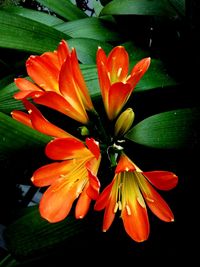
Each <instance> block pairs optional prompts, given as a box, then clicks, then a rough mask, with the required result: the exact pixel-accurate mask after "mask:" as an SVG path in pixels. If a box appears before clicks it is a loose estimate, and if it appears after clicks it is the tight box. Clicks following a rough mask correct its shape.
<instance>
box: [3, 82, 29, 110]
mask: <svg viewBox="0 0 200 267" xmlns="http://www.w3.org/2000/svg"><path fill="white" fill-rule="evenodd" d="M17 91H18V89H17V87H16V85H15V83H14V82H12V83H10V84H9V85H7V86H5V87H4V88H3V89H0V111H1V112H4V113H7V114H10V112H11V111H12V110H14V109H17V110H23V109H24V106H23V104H22V102H21V101H19V100H16V99H14V98H13V95H14V93H15V92H17Z"/></svg>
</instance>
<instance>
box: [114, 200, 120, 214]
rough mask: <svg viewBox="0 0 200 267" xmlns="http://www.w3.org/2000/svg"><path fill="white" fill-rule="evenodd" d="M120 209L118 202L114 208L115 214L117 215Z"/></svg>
mask: <svg viewBox="0 0 200 267" xmlns="http://www.w3.org/2000/svg"><path fill="white" fill-rule="evenodd" d="M118 207H119V204H118V202H116V203H115V207H114V213H116V212H117V210H118Z"/></svg>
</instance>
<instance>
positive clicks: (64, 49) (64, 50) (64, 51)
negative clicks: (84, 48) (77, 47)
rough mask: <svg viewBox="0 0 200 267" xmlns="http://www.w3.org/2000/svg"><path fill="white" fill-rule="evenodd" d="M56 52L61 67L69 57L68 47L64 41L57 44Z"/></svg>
mask: <svg viewBox="0 0 200 267" xmlns="http://www.w3.org/2000/svg"><path fill="white" fill-rule="evenodd" d="M57 52H58V60H59V64H60V67H61V66H62V64H63V63H64V62H65V60H66V58H67V57H68V56H69V55H70V49H69V46H68V44H67V42H66V41H65V40H62V41H61V42H60V43H59V46H58V49H57Z"/></svg>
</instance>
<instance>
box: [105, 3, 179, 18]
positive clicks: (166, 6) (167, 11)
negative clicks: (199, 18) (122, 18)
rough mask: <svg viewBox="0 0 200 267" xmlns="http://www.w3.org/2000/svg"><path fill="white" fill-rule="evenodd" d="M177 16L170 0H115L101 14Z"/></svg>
mask: <svg viewBox="0 0 200 267" xmlns="http://www.w3.org/2000/svg"><path fill="white" fill-rule="evenodd" d="M131 14H132V15H148V16H167V17H174V16H176V11H175V9H174V8H173V7H172V6H171V4H170V3H169V2H168V0H160V1H158V0H151V1H149V0H123V1H121V0H113V1H111V2H110V3H108V4H107V5H106V6H105V7H104V8H103V9H102V11H101V15H131Z"/></svg>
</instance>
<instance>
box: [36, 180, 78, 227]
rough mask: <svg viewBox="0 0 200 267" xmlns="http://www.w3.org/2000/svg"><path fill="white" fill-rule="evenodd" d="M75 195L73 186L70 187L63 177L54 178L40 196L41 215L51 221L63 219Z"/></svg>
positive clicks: (75, 189) (75, 190)
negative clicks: (53, 181) (52, 182)
mask: <svg viewBox="0 0 200 267" xmlns="http://www.w3.org/2000/svg"><path fill="white" fill-rule="evenodd" d="M77 196H78V195H77V188H76V187H75V186H74V187H71V184H69V183H67V182H66V180H65V179H64V178H60V179H58V180H56V181H55V183H54V184H52V185H51V186H50V187H49V188H48V189H47V190H46V191H45V192H44V194H43V196H42V198H41V201H40V205H39V210H40V214H41V216H42V217H43V218H45V219H46V220H48V221H49V222H52V223H55V222H59V221H61V220H63V219H65V218H66V216H67V215H68V214H69V212H70V210H71V207H72V204H73V202H74V200H75V199H76V198H77Z"/></svg>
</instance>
